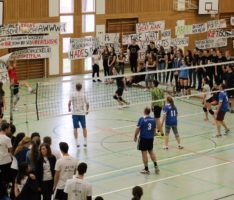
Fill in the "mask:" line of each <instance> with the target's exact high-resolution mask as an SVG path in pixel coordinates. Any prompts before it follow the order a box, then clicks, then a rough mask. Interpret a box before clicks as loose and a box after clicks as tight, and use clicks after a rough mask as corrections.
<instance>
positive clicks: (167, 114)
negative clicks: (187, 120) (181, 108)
mask: <svg viewBox="0 0 234 200" xmlns="http://www.w3.org/2000/svg"><path fill="white" fill-rule="evenodd" d="M177 115H178V112H177V108H176V107H175V105H174V101H173V99H172V97H169V96H168V97H167V98H166V105H165V106H164V108H163V120H162V126H163V123H164V122H165V121H166V122H165V136H164V147H163V148H164V149H166V150H168V142H169V134H170V130H171V129H172V130H173V133H174V135H175V138H176V141H177V143H178V148H179V149H183V148H184V147H182V146H181V145H180V136H179V133H178V130H177Z"/></svg>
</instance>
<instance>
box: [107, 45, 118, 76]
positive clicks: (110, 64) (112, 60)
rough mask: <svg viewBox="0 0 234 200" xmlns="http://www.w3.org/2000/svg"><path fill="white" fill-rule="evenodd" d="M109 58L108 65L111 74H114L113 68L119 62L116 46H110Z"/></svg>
mask: <svg viewBox="0 0 234 200" xmlns="http://www.w3.org/2000/svg"><path fill="white" fill-rule="evenodd" d="M109 52H110V54H109V59H108V67H109V75H113V74H112V69H113V67H115V66H116V63H117V55H116V53H115V49H114V47H110V48H109Z"/></svg>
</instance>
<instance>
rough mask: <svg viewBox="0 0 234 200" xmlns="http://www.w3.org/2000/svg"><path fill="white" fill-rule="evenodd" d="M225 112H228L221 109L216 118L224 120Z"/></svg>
mask: <svg viewBox="0 0 234 200" xmlns="http://www.w3.org/2000/svg"><path fill="white" fill-rule="evenodd" d="M225 114H226V112H222V111H219V112H218V114H217V117H216V120H217V121H220V122H221V121H223V120H224V117H225Z"/></svg>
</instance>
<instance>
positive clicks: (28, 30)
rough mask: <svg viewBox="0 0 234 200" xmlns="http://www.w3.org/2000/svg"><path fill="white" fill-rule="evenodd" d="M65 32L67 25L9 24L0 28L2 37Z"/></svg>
mask: <svg viewBox="0 0 234 200" xmlns="http://www.w3.org/2000/svg"><path fill="white" fill-rule="evenodd" d="M64 32H66V23H18V24H7V25H4V26H3V27H1V28H0V36H6V35H23V34H27V35H28V34H52V33H64Z"/></svg>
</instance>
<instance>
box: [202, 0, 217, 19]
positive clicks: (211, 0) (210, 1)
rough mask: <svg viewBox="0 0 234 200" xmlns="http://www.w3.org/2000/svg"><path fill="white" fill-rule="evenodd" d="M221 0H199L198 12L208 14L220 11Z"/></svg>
mask: <svg viewBox="0 0 234 200" xmlns="http://www.w3.org/2000/svg"><path fill="white" fill-rule="evenodd" d="M218 11H219V0H199V9H198V14H200V15H207V14H211V13H218Z"/></svg>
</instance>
